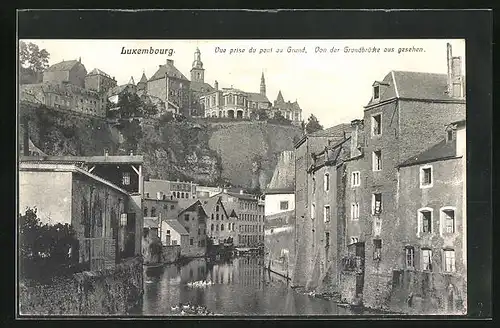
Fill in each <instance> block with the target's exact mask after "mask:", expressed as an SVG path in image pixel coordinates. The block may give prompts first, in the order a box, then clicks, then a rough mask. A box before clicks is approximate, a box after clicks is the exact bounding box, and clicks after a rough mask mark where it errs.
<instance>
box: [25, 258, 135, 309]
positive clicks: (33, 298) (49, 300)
mask: <svg viewBox="0 0 500 328" xmlns="http://www.w3.org/2000/svg"><path fill="white" fill-rule="evenodd" d="M143 292H144V290H143V269H142V260H141V259H140V258H133V259H129V260H127V261H126V262H123V263H121V264H119V265H117V266H116V268H115V269H112V270H103V271H99V272H90V271H88V272H82V273H77V274H74V275H73V276H71V277H68V278H66V279H61V280H57V281H54V282H53V283H51V284H50V285H40V284H37V283H34V282H27V281H24V282H21V281H20V282H19V314H20V315H62V316H71V315H113V314H114V315H124V314H127V313H128V312H129V311H130V310H131V309H132V308H133V307H135V306H136V305H137V304H138V303H139V302H141V300H142V295H143Z"/></svg>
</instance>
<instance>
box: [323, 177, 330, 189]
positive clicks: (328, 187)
mask: <svg viewBox="0 0 500 328" xmlns="http://www.w3.org/2000/svg"><path fill="white" fill-rule="evenodd" d="M323 183H324V189H325V191H328V190H330V174H329V173H325V179H324V180H323Z"/></svg>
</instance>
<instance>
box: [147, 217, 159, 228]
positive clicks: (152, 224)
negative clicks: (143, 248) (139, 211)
mask: <svg viewBox="0 0 500 328" xmlns="http://www.w3.org/2000/svg"><path fill="white" fill-rule="evenodd" d="M144 228H149V229H152V228H158V218H157V217H145V218H144Z"/></svg>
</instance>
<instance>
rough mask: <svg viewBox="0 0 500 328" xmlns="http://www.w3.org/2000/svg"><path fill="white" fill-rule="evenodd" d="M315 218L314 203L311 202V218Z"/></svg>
mask: <svg viewBox="0 0 500 328" xmlns="http://www.w3.org/2000/svg"><path fill="white" fill-rule="evenodd" d="M315 218H316V205H315V204H311V220H314V219H315Z"/></svg>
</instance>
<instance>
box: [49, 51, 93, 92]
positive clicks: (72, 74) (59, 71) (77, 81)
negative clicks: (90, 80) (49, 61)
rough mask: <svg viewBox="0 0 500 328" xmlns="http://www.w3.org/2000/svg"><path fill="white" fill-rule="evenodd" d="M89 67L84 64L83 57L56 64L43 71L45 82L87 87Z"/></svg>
mask: <svg viewBox="0 0 500 328" xmlns="http://www.w3.org/2000/svg"><path fill="white" fill-rule="evenodd" d="M86 76H87V69H86V68H85V66H84V65H83V64H82V59H81V58H79V59H78V60H66V61H62V62H59V63H57V64H54V65H52V66H50V67H49V68H47V69H46V70H45V71H44V72H43V82H45V83H51V84H72V85H75V86H78V87H80V88H82V89H84V88H85V77H86Z"/></svg>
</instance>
